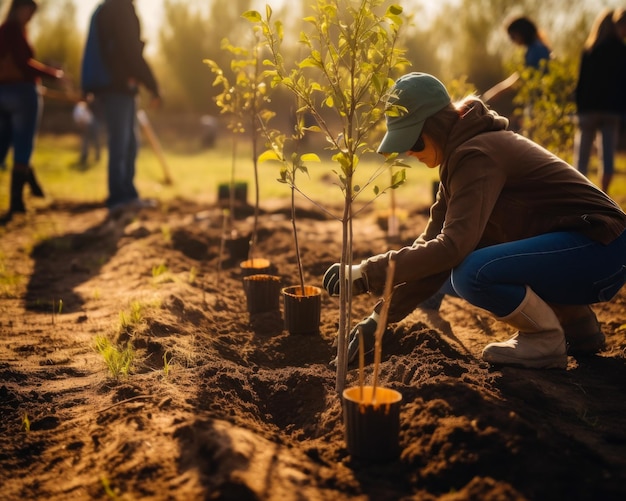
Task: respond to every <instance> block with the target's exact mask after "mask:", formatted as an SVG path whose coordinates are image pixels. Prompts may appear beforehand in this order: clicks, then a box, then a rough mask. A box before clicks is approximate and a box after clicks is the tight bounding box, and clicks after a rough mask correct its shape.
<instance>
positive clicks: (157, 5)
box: [74, 0, 163, 48]
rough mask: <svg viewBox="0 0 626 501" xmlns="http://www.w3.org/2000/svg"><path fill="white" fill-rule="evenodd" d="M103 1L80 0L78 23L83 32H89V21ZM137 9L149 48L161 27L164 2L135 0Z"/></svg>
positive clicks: (77, 4)
mask: <svg viewBox="0 0 626 501" xmlns="http://www.w3.org/2000/svg"><path fill="white" fill-rule="evenodd" d="M101 1H102V0H78V1H75V2H74V4H75V5H76V11H77V14H76V21H77V22H78V24H79V26H83V27H84V28H83V30H84V31H85V32H87V26H88V25H89V19H90V17H91V14H92V13H93V11H94V9H95V8H96V6H97V5H98V4H99V3H100V2H101ZM135 9H136V10H137V14H138V15H139V19H140V20H141V29H142V35H143V38H144V39H146V41H147V42H148V47H149V48H153V47H150V46H152V45H154V44H155V43H156V42H155V36H156V33H157V32H158V29H159V26H160V25H161V17H162V15H163V2H162V0H135Z"/></svg>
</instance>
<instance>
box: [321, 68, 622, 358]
mask: <svg viewBox="0 0 626 501" xmlns="http://www.w3.org/2000/svg"><path fill="white" fill-rule="evenodd" d="M391 96H392V97H391V98H390V99H389V102H388V106H389V109H394V110H395V112H394V113H388V114H387V133H386V135H385V137H384V138H383V141H382V143H381V144H380V146H379V148H378V152H379V153H383V154H391V153H400V154H406V155H409V156H412V157H415V158H417V159H418V160H419V161H420V162H422V163H423V164H425V165H426V166H427V167H429V168H435V167H438V168H439V177H440V185H439V192H438V194H437V199H436V202H435V203H434V204H433V206H432V207H431V209H430V219H429V221H428V224H427V226H426V228H425V230H424V232H423V233H422V234H421V235H420V236H419V238H417V240H415V242H414V243H413V245H411V246H410V247H405V248H403V249H400V250H397V251H389V252H387V253H385V254H381V255H377V256H373V257H371V258H369V259H367V260H364V261H363V262H362V263H361V264H360V265H356V266H354V267H353V270H352V273H351V276H352V280H353V281H354V282H355V287H354V291H369V292H371V293H374V294H378V295H381V294H382V292H383V288H384V283H385V276H386V272H387V264H388V261H389V260H394V261H395V262H396V267H395V269H396V271H395V276H394V284H395V285H396V286H397V287H396V289H395V291H394V294H393V297H392V300H391V305H390V311H389V321H390V322H397V321H399V320H401V319H402V318H404V317H405V316H406V315H408V314H409V313H410V312H411V311H413V310H414V309H415V308H416V307H417V306H418V305H419V304H420V303H421V302H422V301H424V300H425V299H427V298H429V297H430V296H432V295H433V294H434V293H435V292H436V291H437V290H439V288H440V287H441V286H442V285H443V284H444V283H445V282H446V281H447V280H450V282H451V284H452V287H453V288H454V291H455V292H456V294H457V295H458V296H460V297H462V298H463V299H465V300H467V301H468V302H469V303H471V304H473V305H475V306H477V307H480V308H483V309H485V310H488V311H489V312H491V313H492V314H493V315H494V316H496V317H497V318H498V319H499V320H501V321H503V322H506V323H507V324H509V325H511V326H513V327H514V328H516V329H517V330H518V331H519V332H518V333H517V334H516V335H515V336H514V337H513V338H512V339H509V340H508V341H504V342H496V343H491V344H489V345H487V346H486V347H485V348H484V350H483V354H482V356H483V359H484V360H486V361H487V362H490V363H494V364H507V365H518V366H523V367H530V368H565V367H566V366H567V350H568V348H569V350H570V352H579V353H593V352H595V351H598V350H599V349H601V348H602V347H603V345H604V335H603V334H602V332H601V331H600V329H599V326H598V323H597V320H596V318H595V314H594V313H593V311H592V310H591V308H590V307H589V305H590V304H592V303H598V302H603V301H609V300H610V299H611V298H612V297H613V296H614V295H615V294H616V293H617V292H618V291H619V289H620V288H621V287H622V286H623V285H624V282H625V281H626V232H625V231H624V230H625V229H626V214H625V213H624V212H623V211H622V210H621V208H620V207H619V206H618V205H617V204H616V203H615V202H614V201H613V200H611V199H610V198H609V197H608V196H607V195H606V194H605V193H603V192H602V191H601V190H599V189H598V188H596V187H595V186H594V185H593V184H591V183H590V182H589V181H588V180H587V179H586V178H585V177H584V176H583V175H582V174H580V173H579V172H578V171H576V170H575V169H574V168H573V167H571V166H570V165H568V164H567V163H566V162H564V161H563V160H561V159H559V158H557V157H556V156H555V155H553V154H552V153H550V152H549V151H547V150H545V149H544V148H542V147H541V146H539V145H537V144H536V143H534V142H532V141H529V140H528V139H526V138H524V137H522V136H520V135H518V134H516V133H514V132H511V131H508V130H506V129H507V126H508V121H507V119H506V118H504V117H501V116H499V115H497V114H496V113H495V112H493V111H490V110H489V109H487V107H486V106H485V105H484V104H483V102H482V101H481V100H480V99H478V98H476V97H470V98H466V99H465V100H463V101H461V102H459V103H456V104H453V103H451V100H450V96H449V95H448V92H447V91H446V89H445V87H444V86H443V84H442V83H441V82H440V81H439V80H437V79H436V78H434V77H433V76H431V75H428V74H424V73H410V74H407V75H404V76H403V77H401V78H400V79H398V80H397V81H396V83H395V86H394V88H393V91H392V94H391ZM338 276H339V265H338V264H334V265H332V266H331V267H330V268H329V269H328V271H327V272H326V274H325V276H324V286H325V288H326V290H327V291H328V292H329V293H330V294H331V295H338V293H339V279H338ZM379 307H380V303H379V304H378V305H377V307H376V308H374V312H373V313H372V315H371V316H370V317H368V318H366V319H365V320H363V321H362V322H361V323H360V324H359V326H360V327H361V328H362V330H363V332H364V334H365V336H366V337H367V336H369V337H371V336H372V335H373V333H374V330H375V328H376V324H377V321H378V313H377V311H378V309H379ZM351 338H352V339H351V342H350V344H349V348H348V359H349V360H351V359H354V357H355V355H356V353H357V350H358V340H357V339H356V328H355V329H354V330H353V331H352V333H351ZM566 341H567V342H566Z"/></svg>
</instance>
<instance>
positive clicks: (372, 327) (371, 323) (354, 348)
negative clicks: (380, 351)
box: [330, 314, 378, 366]
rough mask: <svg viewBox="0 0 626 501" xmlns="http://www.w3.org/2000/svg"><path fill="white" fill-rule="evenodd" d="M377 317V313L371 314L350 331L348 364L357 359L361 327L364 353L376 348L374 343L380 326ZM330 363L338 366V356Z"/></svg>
mask: <svg viewBox="0 0 626 501" xmlns="http://www.w3.org/2000/svg"><path fill="white" fill-rule="evenodd" d="M377 319H378V315H377V314H373V315H370V316H369V317H367V318H365V319H363V320H361V321H360V322H359V323H358V324H356V325H355V326H354V328H353V329H352V330H351V331H350V336H349V337H348V364H352V363H353V362H354V361H356V360H357V357H358V355H359V328H361V330H362V331H363V348H364V352H365V353H364V354H365V355H367V354H368V353H370V352H372V351H373V350H374V345H375V344H376V338H375V334H376V327H377V326H378V322H377ZM330 363H331V365H334V366H337V357H335V358H334V359H333V360H331V362H330Z"/></svg>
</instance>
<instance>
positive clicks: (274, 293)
mask: <svg viewBox="0 0 626 501" xmlns="http://www.w3.org/2000/svg"><path fill="white" fill-rule="evenodd" d="M243 289H244V291H245V293H246V299H247V301H248V313H250V314H251V315H254V314H255V313H265V312H268V311H278V310H279V309H280V305H279V298H280V277H277V276H274V275H249V276H247V277H244V278H243Z"/></svg>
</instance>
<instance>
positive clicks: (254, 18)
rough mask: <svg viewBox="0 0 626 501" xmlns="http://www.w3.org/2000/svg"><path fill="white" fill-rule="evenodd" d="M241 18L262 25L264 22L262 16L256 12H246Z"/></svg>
mask: <svg viewBox="0 0 626 501" xmlns="http://www.w3.org/2000/svg"><path fill="white" fill-rule="evenodd" d="M241 17H243V18H244V19H247V20H248V21H250V22H251V23H260V22H261V21H262V20H263V18H262V17H261V14H259V13H258V12H257V11H256V10H249V11H247V12H244V13H243V14H242V15H241Z"/></svg>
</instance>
